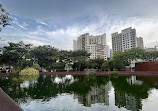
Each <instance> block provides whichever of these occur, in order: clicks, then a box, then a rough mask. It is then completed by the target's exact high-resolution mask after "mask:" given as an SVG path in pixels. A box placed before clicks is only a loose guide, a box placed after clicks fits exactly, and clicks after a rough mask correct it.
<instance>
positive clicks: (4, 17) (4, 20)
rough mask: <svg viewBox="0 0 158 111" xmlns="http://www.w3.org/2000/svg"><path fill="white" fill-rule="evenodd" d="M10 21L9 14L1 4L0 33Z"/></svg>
mask: <svg viewBox="0 0 158 111" xmlns="http://www.w3.org/2000/svg"><path fill="white" fill-rule="evenodd" d="M10 21H11V19H10V15H9V13H8V12H7V11H6V10H5V9H4V8H3V7H2V4H0V31H1V30H2V27H5V26H7V25H10Z"/></svg>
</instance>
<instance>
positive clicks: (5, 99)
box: [0, 88, 23, 111]
mask: <svg viewBox="0 0 158 111" xmlns="http://www.w3.org/2000/svg"><path fill="white" fill-rule="evenodd" d="M0 111H23V110H22V109H21V108H20V107H19V106H18V105H17V104H16V103H15V102H14V101H13V100H12V99H11V98H10V97H9V96H8V95H7V94H6V93H5V92H4V91H3V90H2V89H1V88H0Z"/></svg>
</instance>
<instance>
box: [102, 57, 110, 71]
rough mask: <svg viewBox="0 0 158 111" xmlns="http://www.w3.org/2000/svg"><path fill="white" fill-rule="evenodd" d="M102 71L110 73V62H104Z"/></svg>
mask: <svg viewBox="0 0 158 111" xmlns="http://www.w3.org/2000/svg"><path fill="white" fill-rule="evenodd" d="M101 69H102V71H108V70H109V61H106V60H104V63H103V64H102V66H101Z"/></svg>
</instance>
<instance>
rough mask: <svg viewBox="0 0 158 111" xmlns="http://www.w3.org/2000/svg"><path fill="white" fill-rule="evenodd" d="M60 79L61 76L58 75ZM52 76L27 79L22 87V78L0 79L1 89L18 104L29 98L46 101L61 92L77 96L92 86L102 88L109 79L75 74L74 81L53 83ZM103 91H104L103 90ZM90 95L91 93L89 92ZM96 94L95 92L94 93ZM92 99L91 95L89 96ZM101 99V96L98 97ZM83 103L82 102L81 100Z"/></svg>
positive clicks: (92, 90)
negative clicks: (26, 84)
mask: <svg viewBox="0 0 158 111" xmlns="http://www.w3.org/2000/svg"><path fill="white" fill-rule="evenodd" d="M60 78H61V79H62V78H63V77H60ZM54 79H55V78H54V77H51V76H40V77H39V78H38V79H37V80H34V82H32V81H29V86H28V87H22V84H23V82H24V79H22V80H21V79H16V78H12V79H11V80H5V79H4V80H0V83H1V82H2V83H3V84H2V88H3V90H4V91H5V92H6V93H7V94H8V95H9V96H10V97H12V98H13V99H14V100H15V101H16V102H18V103H19V104H20V103H21V102H23V103H25V102H28V101H29V100H31V99H41V100H42V101H48V100H49V99H50V98H52V97H56V96H57V95H58V94H61V93H71V94H74V95H75V96H76V95H78V97H81V96H83V97H84V96H85V98H84V100H86V99H87V98H86V95H88V94H89V93H92V92H94V88H95V89H96V90H99V89H100V88H101V89H103V90H104V88H103V87H104V86H105V84H106V83H107V82H108V81H109V80H108V78H107V77H101V76H100V77H96V76H77V77H74V80H75V81H74V82H73V83H71V84H70V80H65V81H64V82H62V83H59V84H57V83H54ZM103 93H104V92H103ZM91 95H92V94H91ZM96 95H97V94H96ZM91 98H92V99H93V97H91ZM100 99H101V98H100ZM81 103H82V104H84V102H81Z"/></svg>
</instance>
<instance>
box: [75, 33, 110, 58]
mask: <svg viewBox="0 0 158 111" xmlns="http://www.w3.org/2000/svg"><path fill="white" fill-rule="evenodd" d="M73 45H74V46H73V47H74V50H87V51H88V52H89V53H91V55H90V58H91V59H95V58H103V59H105V60H107V58H108V57H109V56H110V54H109V46H108V45H106V34H105V33H104V34H102V35H98V36H93V35H91V36H90V35H89V33H86V34H83V35H81V36H79V37H78V38H77V41H75V40H74V41H73Z"/></svg>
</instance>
